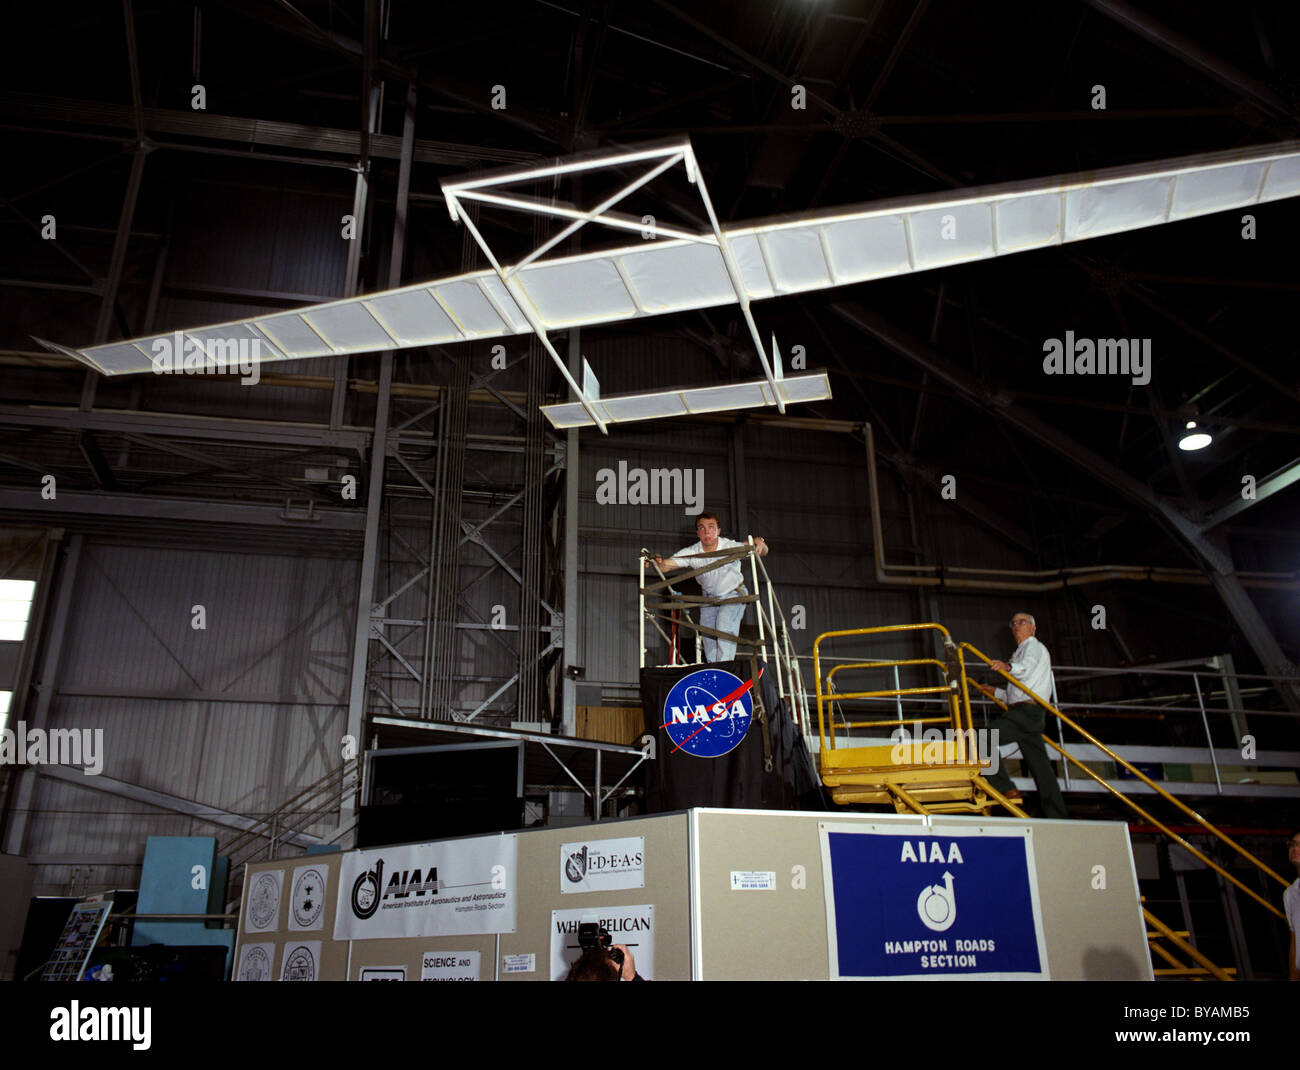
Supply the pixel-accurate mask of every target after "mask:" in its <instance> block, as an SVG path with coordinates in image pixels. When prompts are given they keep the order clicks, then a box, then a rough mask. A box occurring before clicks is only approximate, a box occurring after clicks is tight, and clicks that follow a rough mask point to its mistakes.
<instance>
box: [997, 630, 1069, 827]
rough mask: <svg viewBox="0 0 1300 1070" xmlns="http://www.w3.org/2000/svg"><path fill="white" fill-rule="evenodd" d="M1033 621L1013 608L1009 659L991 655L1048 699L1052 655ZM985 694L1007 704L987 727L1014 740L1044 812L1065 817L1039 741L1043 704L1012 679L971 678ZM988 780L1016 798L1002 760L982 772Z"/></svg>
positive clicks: (1002, 740)
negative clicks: (997, 682)
mask: <svg viewBox="0 0 1300 1070" xmlns="http://www.w3.org/2000/svg"><path fill="white" fill-rule="evenodd" d="M1037 631H1038V625H1037V624H1035V623H1034V618H1033V617H1032V616H1030V615H1029V614H1028V613H1016V614H1015V615H1014V616H1012V618H1011V634H1012V635H1013V636H1015V639H1016V652H1015V653H1014V654H1012V655H1011V660H1010V661H1009V662H1007V661H995V662H993V663H992V665H993V667H994V668H995V669H1000V670H1001V671H1002V672H1005V673H1010V674H1011V675H1012V676H1014V677H1015V678H1016V680H1018V681H1019V682H1020V683H1022V684H1024V685H1025V687H1027V688H1029V690H1030V691H1032V692H1034V694H1036V695H1037V696H1038V697H1039V698H1042V699H1045V700H1047V701H1049V702H1050V701H1051V698H1052V657H1051V655H1050V654H1049V653H1048V652H1047V647H1045V646H1044V645H1043V644H1042V643H1040V642H1039V641H1038V639H1037V638H1036V637H1035V635H1034V633H1035V632H1037ZM975 686H976V687H978V688H979V689H980V690H981V691H982V692H983V693H984V694H986V695H988V696H989V697H990V698H993V697H996V698H998V699H1000V700H1001V701H1002V702H1005V703H1006V704H1007V707H1008V709H1007V712H1006V713H1005V714H1003V715H1002V716H1001V717H995V718H994V719H993V720H992V721H990V722H989V729H990V731H992V730H996V731H997V733H998V744H999V745H1000V746H1005V745H1007V744H1009V743H1019V744H1020V754H1021V756H1022V757H1023V758H1024V759H1025V764H1026V765H1028V766H1029V772H1030V773H1031V774H1032V775H1033V778H1034V783H1035V784H1037V785H1038V802H1039V806H1040V807H1041V809H1042V812H1043V816H1044V817H1066V816H1067V814H1066V812H1065V799H1063V798H1062V797H1061V786H1060V785H1059V784H1058V783H1057V782H1056V772H1055V771H1054V770H1053V769H1052V763H1051V762H1050V761H1049V760H1048V757H1047V745H1046V744H1045V743H1044V742H1043V724H1044V720H1045V718H1046V714H1045V713H1044V712H1043V708H1042V707H1041V706H1039V705H1038V704H1037V703H1036V702H1034V700H1033V699H1031V698H1030V697H1029V696H1028V695H1026V694H1025V693H1024V692H1023V691H1022V690H1020V688H1018V687H1016V686H1015V685H1014V684H1008V685H1007V686H1006V687H999V688H998V689H997V690H996V691H995V690H994V689H993V688H991V687H985V686H984V685H983V684H976V685H975ZM988 782H989V783H990V784H992V785H993V787H995V788H996V789H997V790H998V791H1000V792H1001V793H1002V794H1003V795H1005V796H1007V797H1008V798H1011V799H1018V798H1019V797H1020V792H1018V791H1017V790H1016V786H1015V784H1013V783H1012V782H1011V777H1010V776H1008V775H1007V771H1006V767H1005V766H1002V767H1000V768H999V769H998V771H997V772H996V773H994V774H993V775H991V776H990V777H988Z"/></svg>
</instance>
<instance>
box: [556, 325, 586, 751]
mask: <svg viewBox="0 0 1300 1070" xmlns="http://www.w3.org/2000/svg"><path fill="white" fill-rule="evenodd" d="M568 357H569V372H570V374H571V375H573V376H574V377H575V378H576V377H577V376H579V375H581V374H582V342H581V331H578V330H572V331H570V332H569V353H568ZM564 466H565V467H564V605H563V606H562V607H561V609H562V612H563V614H564V657H563V658H562V659H561V660H562V661H563V668H564V679H563V683H562V685H561V687H562V711H561V715H562V717H563V722H562V724H563V727H562V732H563V734H564V735H566V736H576V735H577V734H578V703H577V697H578V692H577V681H575V680H574V679H573V677H572V676H570V675H569V671H568V669H569V666H570V665H576V664H577V662H578V604H579V603H578V479H579V475H580V473H579V471H578V432H577V430H576V429H571V430H569V431H566V432H565V435H564Z"/></svg>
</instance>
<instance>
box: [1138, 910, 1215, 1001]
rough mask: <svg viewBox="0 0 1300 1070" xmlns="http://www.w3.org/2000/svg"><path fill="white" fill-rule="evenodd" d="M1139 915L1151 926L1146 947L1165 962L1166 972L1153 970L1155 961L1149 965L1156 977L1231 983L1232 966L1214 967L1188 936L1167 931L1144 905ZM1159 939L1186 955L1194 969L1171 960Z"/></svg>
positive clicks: (1174, 959)
mask: <svg viewBox="0 0 1300 1070" xmlns="http://www.w3.org/2000/svg"><path fill="white" fill-rule="evenodd" d="M1142 902H1143V903H1146V896H1143V897H1142ZM1142 916H1143V917H1144V918H1146V920H1147V923H1148V924H1149V925H1150V926H1151V929H1152V931H1150V932H1148V933H1147V946H1148V947H1149V948H1150V949H1151V951H1152V952H1153V953H1154V954H1156V955H1158V956H1160V958H1162V959H1163V960H1164V961H1165V962H1167V963H1169V967H1170V968H1169V969H1156V967H1155V960H1154V959H1153V960H1152V962H1151V972H1152V973H1153V974H1155V976H1156V977H1192V978H1196V979H1197V980H1199V979H1200V978H1202V977H1206V976H1210V977H1216V978H1218V980H1220V981H1235V980H1236V977H1235V976H1233V975H1234V974H1235V973H1236V972H1237V968H1236V967H1235V966H1227V967H1223V966H1216V965H1215V964H1214V963H1213V962H1211V961H1210V960H1209V959H1208V958H1206V957H1205V956H1204V955H1202V954H1201V953H1200V952H1199V951H1197V950H1196V948H1194V947H1193V946H1192V945H1191V944H1190V943H1188V942H1187V938H1188V937H1190V936H1191V933H1189V932H1187V931H1186V930H1180V931H1177V932H1176V931H1175V930H1173V929H1171V928H1169V926H1168V925H1166V924H1165V923H1164V922H1162V921H1161V920H1160V919H1159V918H1157V917H1156V916H1155V915H1154V914H1152V913H1151V911H1149V910H1148V909H1147V908H1146V907H1145V906H1143V907H1142ZM1161 940H1168V941H1169V942H1170V943H1171V944H1173V945H1174V947H1176V948H1177V949H1178V950H1179V951H1181V952H1182V953H1183V954H1184V955H1186V956H1187V957H1188V958H1189V959H1191V960H1192V961H1193V962H1195V963H1198V965H1196V966H1188V965H1187V964H1186V963H1184V962H1179V961H1178V959H1176V958H1174V956H1173V954H1172V953H1171V952H1170V951H1169V949H1168V948H1166V947H1164V946H1162V945H1161V943H1160V941H1161Z"/></svg>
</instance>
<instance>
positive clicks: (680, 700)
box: [664, 669, 754, 758]
mask: <svg viewBox="0 0 1300 1070" xmlns="http://www.w3.org/2000/svg"><path fill="white" fill-rule="evenodd" d="M750 686H751V685H750V684H749V683H748V682H746V681H744V680H741V679H740V678H739V677H737V676H734V675H732V674H731V673H729V672H724V671H723V670H722V669H698V670H696V671H695V672H693V673H688V674H687V675H686V676H683V677H682V678H681V679H680V680H678V681H677V683H675V684H673V686H672V690H670V691H669V692H668V697H667V698H665V699H664V730H665V731H666V732H667V733H668V738H669V739H671V740H672V741H673V749H674V750H680V751H682V752H683V753H685V754H691V755H694V756H695V757H696V758H721V757H722V756H723V755H724V754H729V753H730V752H731V751H733V750H735V749H736V748H737V747H738V746H740V743H741V741H742V740H743V739H744V738H745V733H746V732H748V731H749V724H750V722H751V721H752V720H753V719H754V700H753V698H752V697H751V696H750V693H749V691H750Z"/></svg>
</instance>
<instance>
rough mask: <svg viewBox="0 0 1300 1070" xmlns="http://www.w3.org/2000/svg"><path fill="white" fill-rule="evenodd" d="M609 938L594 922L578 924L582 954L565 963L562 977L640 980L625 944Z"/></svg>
mask: <svg viewBox="0 0 1300 1070" xmlns="http://www.w3.org/2000/svg"><path fill="white" fill-rule="evenodd" d="M612 940H613V938H612V937H611V936H610V935H609V933H607V932H606V931H605V930H604V929H602V928H601V927H600V926H599V925H597V924H596V923H595V922H584V923H583V924H581V925H579V926H578V946H579V947H581V948H582V954H581V955H580V956H579V957H578V958H577V959H576V960H575V961H574V963H573V965H572V966H570V967H569V974H568V976H567V977H565V980H566V981H644V980H645V978H644V977H642V976H641V975H640V974H639V973H637V972H636V960H635V959H633V957H632V951H631V949H630V948H629V947H628V946H627V945H626V944H615V943H613V942H612Z"/></svg>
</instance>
